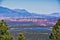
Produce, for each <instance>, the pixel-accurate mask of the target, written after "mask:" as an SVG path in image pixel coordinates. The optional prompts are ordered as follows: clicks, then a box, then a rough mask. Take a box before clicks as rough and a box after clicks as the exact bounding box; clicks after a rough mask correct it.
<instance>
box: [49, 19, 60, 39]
mask: <svg viewBox="0 0 60 40" xmlns="http://www.w3.org/2000/svg"><path fill="white" fill-rule="evenodd" d="M51 34H52V35H50V36H49V40H60V19H59V20H58V21H57V23H56V24H55V25H54V26H53V28H52V33H51Z"/></svg>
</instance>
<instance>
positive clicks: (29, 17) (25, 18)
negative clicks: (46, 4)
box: [0, 6, 60, 26]
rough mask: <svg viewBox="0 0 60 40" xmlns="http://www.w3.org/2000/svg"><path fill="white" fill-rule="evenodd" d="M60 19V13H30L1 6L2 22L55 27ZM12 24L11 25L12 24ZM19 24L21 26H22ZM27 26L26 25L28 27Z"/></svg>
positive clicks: (0, 17)
mask: <svg viewBox="0 0 60 40" xmlns="http://www.w3.org/2000/svg"><path fill="white" fill-rule="evenodd" d="M59 18H60V13H52V14H49V15H45V14H36V13H30V12H28V11H27V10H25V9H14V10H13V9H9V8H6V7H1V6H0V20H1V19H5V20H8V21H10V22H11V21H12V22H20V23H21V22H23V23H24V22H25V24H26V23H27V24H28V25H29V23H30V25H34V26H35V25H42V26H46V25H49V26H50V25H53V24H55V23H56V21H57V19H59ZM12 22H11V23H12ZM20 23H19V25H20ZM25 24H24V25H25ZM27 24H26V25H27Z"/></svg>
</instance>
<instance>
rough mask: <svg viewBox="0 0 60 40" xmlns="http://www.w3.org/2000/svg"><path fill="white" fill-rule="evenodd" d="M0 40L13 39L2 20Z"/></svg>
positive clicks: (0, 23)
mask: <svg viewBox="0 0 60 40" xmlns="http://www.w3.org/2000/svg"><path fill="white" fill-rule="evenodd" d="M0 40H13V37H12V36H10V34H9V31H8V25H7V24H6V22H5V21H4V20H1V22H0Z"/></svg>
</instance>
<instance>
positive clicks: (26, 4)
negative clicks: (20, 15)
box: [0, 0, 60, 14]
mask: <svg viewBox="0 0 60 40" xmlns="http://www.w3.org/2000/svg"><path fill="white" fill-rule="evenodd" d="M59 1H60V0H2V1H1V0H0V3H1V4H0V6H4V7H8V8H11V9H26V10H28V11H29V12H33V13H38V14H40V13H42V14H47V13H48V14H49V13H54V12H58V13H60V3H59Z"/></svg>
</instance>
